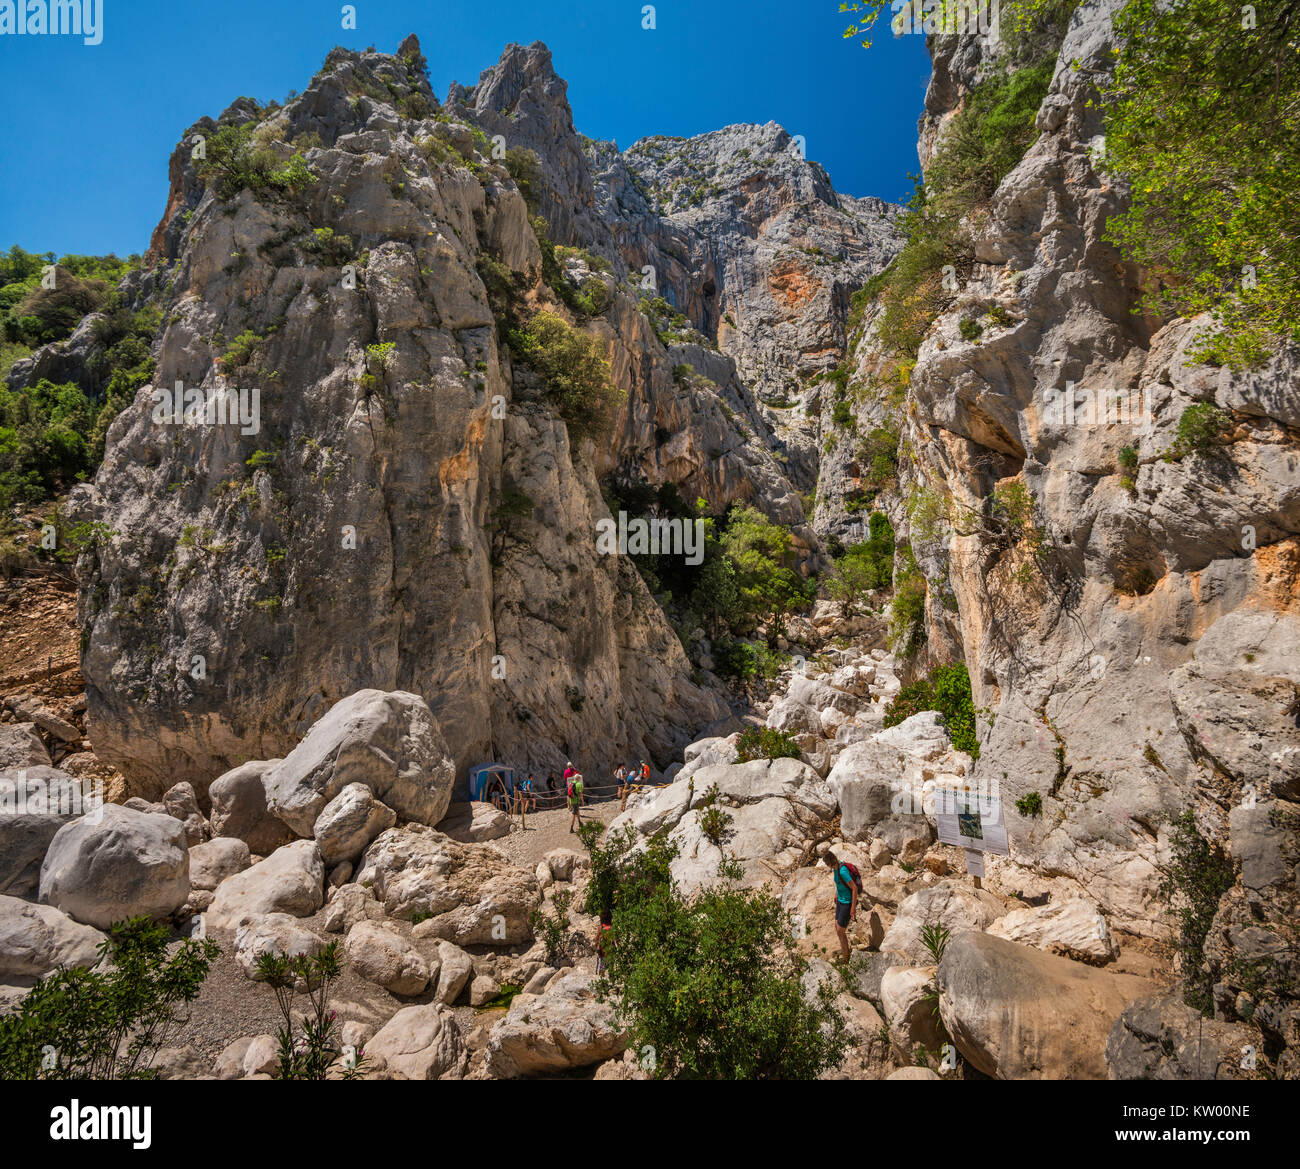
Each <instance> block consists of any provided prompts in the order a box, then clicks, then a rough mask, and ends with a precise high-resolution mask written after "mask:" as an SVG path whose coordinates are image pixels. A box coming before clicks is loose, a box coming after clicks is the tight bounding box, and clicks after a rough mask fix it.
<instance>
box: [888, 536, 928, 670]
mask: <svg viewBox="0 0 1300 1169" xmlns="http://www.w3.org/2000/svg"><path fill="white" fill-rule="evenodd" d="M894 561H895V563H894V596H893V598H892V599H891V600H890V602H889V644H890V648H891V649H893V651H894V652H895V653H897V654H900V655H901V656H903V657H911V656H912V655H913V654H915V653H916V652H917V650H918V649H920V647H921V646H922V644H923V643H924V642H925V636H926V634H925V596H926V583H925V577H924V576H923V575H922V574H921V570H920V569H919V568H918V567H917V564H916V558H915V556H913V554H912V549H911V547H910V545H907V544H900V545H899V546H898V550H897V553H896V555H895V558H894Z"/></svg>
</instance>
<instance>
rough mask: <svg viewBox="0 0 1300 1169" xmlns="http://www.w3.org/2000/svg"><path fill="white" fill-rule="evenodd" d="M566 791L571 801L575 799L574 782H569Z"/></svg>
mask: <svg viewBox="0 0 1300 1169" xmlns="http://www.w3.org/2000/svg"><path fill="white" fill-rule="evenodd" d="M564 791H565V794H566V795H567V796H568V797H569V799H573V780H569V782H568V784H567V785H566V786H565V789H564Z"/></svg>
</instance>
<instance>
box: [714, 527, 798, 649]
mask: <svg viewBox="0 0 1300 1169" xmlns="http://www.w3.org/2000/svg"><path fill="white" fill-rule="evenodd" d="M722 547H723V549H724V551H725V552H726V555H727V558H728V559H729V560H730V561H731V564H732V567H733V569H734V572H735V580H736V588H737V591H738V593H739V606H738V607H739V610H740V612H739V615H738V618H739V620H740V622H741V623H742V624H744V625H745V626H746V627H752V626H753V625H754V624H756V623H757V622H758V621H759V620H766V621H767V622H768V643H769V644H775V642H776V639H777V637H779V636H780V635H781V633H782V632H783V631H784V628H785V622H786V620H787V618H788V617H789V615H790V614H791V613H793V612H796V611H797V610H800V609H803V608H806V607H807V605H808V604H809V602H810V601H811V598H812V590H813V589H815V587H816V584H815V582H813V581H804V580H803V578H802V577H800V575H799V573H798V571H797V569H796V568H795V555H794V548H793V544H792V542H791V538H790V531H789V529H788V528H785V527H783V526H782V525H781V524H777V523H773V522H772V521H771V520H769V519H768V518H767V517H766V516H765V515H763V513H762V512H760V511H758V510H757V509H756V508H752V507H738V508H733V509H732V511H731V513H730V514H729V516H728V519H727V528H726V531H725V532H724V533H723V535H722Z"/></svg>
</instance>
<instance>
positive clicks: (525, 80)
mask: <svg viewBox="0 0 1300 1169" xmlns="http://www.w3.org/2000/svg"><path fill="white" fill-rule="evenodd" d="M568 89H569V86H568V82H566V81H565V80H564V79H563V78H562V77H559V76H558V75H557V74H556V72H555V68H554V66H553V65H552V63H551V50H550V49H548V48H547V47H546V46H545V45H544V44H543V43H542V42H541V41H534V42H533V43H532V44H531V45H527V46H524V45H516V44H509V45H506V47H505V49H503V50H502V53H501V59H500V60H499V61H498V62H497V63H496V64H495V65H492V66H490V67H489V68H487V69H484V70H483V72H482V73H480V74H479V77H478V84H477V85H472V86H465V85H460V84H458V83H457V82H454V81H453V82H452V83H451V88H450V89H449V90H448V91H447V104H448V105H463V106H467V107H468V108H469V109H472V110H473V111H474V112H475V113H483V112H485V111H487V110H492V111H494V112H497V113H508V112H509V111H510V110H511V109H512V108H513V107H514V106H515V105H516V104H518V102H519V100H520V98H521V97H522V96H523V95H524V93H525V91H528V90H532V91H533V93H534V94H535V95H536V96H542V97H545V98H546V99H547V100H549V101H551V102H553V103H555V104H556V105H562V106H563V107H564V109H565V110H566V111H569V103H568V98H567V96H566V94H567V93H568ZM570 120H572V113H571V112H570Z"/></svg>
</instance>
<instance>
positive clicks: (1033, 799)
mask: <svg viewBox="0 0 1300 1169" xmlns="http://www.w3.org/2000/svg"><path fill="white" fill-rule="evenodd" d="M1016 811H1017V812H1019V813H1020V814H1021V815H1022V816H1041V815H1042V814H1043V797H1042V796H1041V795H1039V794H1038V792H1030V793H1029V794H1028V795H1027V796H1021V797H1020V799H1018V800H1017V801H1016Z"/></svg>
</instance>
